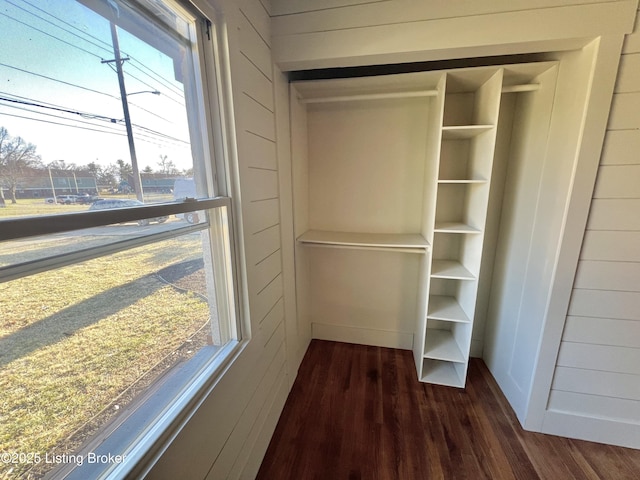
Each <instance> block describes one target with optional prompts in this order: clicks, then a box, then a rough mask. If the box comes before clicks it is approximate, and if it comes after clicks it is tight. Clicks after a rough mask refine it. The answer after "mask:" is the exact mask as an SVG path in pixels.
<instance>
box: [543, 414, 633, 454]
mask: <svg viewBox="0 0 640 480" xmlns="http://www.w3.org/2000/svg"><path fill="white" fill-rule="evenodd" d="M541 432H542V433H548V434H551V435H559V436H561V437H569V438H576V439H578V440H587V441H590V442H597V443H606V444H608V445H617V446H620V447H627V448H635V449H640V424H637V423H629V422H619V421H615V420H612V419H605V418H595V417H587V416H584V415H576V414H571V413H568V412H559V411H553V410H547V411H546V412H545V416H544V421H543V423H542V430H541Z"/></svg>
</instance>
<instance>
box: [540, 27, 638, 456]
mask: <svg viewBox="0 0 640 480" xmlns="http://www.w3.org/2000/svg"><path fill="white" fill-rule="evenodd" d="M638 107H640V29H639V28H638V27H637V26H636V29H635V31H634V33H633V34H632V35H629V36H628V37H627V39H626V42H625V46H624V49H623V55H622V57H621V61H620V68H619V73H618V80H617V83H616V88H615V95H614V98H613V106H612V110H611V114H610V117H609V124H608V129H607V136H606V139H605V144H604V148H603V152H602V157H601V161H600V168H599V172H598V178H597V183H596V187H595V191H594V193H593V201H592V204H591V212H590V215H589V223H588V224H587V229H586V232H585V237H584V243H583V245H582V250H581V253H580V261H579V264H578V270H577V274H576V278H575V283H574V286H573V292H572V296H571V303H570V307H569V311H568V315H567V321H566V325H565V329H564V333H563V336H562V343H561V345H560V352H559V356H558V360H557V366H556V369H555V375H554V379H553V384H552V390H551V395H550V398H549V405H548V410H549V412H550V415H549V418H550V420H549V421H547V422H545V424H546V425H547V427H546V428H547V429H548V430H549V431H552V432H553V433H558V434H566V432H567V430H569V429H571V430H572V433H574V435H575V427H574V425H576V424H577V423H581V424H582V425H581V427H580V429H579V430H578V432H579V436H581V437H582V438H588V439H592V440H601V441H607V440H608V439H609V438H611V437H612V436H615V437H619V438H620V439H621V440H622V441H621V442H620V443H623V444H625V445H628V446H632V447H635V448H640V155H639V152H640V115H638Z"/></svg>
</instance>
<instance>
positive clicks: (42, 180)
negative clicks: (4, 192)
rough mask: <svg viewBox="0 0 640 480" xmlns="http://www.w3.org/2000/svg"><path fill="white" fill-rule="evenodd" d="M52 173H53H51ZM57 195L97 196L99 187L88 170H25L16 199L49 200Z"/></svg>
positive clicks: (17, 189) (17, 185)
mask: <svg viewBox="0 0 640 480" xmlns="http://www.w3.org/2000/svg"><path fill="white" fill-rule="evenodd" d="M49 172H51V173H49ZM54 190H55V195H56V196H57V195H82V194H84V193H86V194H88V195H96V194H97V193H98V185H97V184H96V179H95V177H94V176H93V174H92V173H91V172H90V171H88V170H57V169H53V168H52V169H51V170H49V169H48V168H29V169H25V171H24V172H23V173H22V175H21V176H20V177H18V181H17V184H16V198H48V197H53V196H54Z"/></svg>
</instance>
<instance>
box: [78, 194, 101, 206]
mask: <svg viewBox="0 0 640 480" xmlns="http://www.w3.org/2000/svg"><path fill="white" fill-rule="evenodd" d="M98 200H104V199H103V198H101V197H98V196H96V195H89V194H86V193H85V194H84V195H78V197H77V198H76V203H80V204H82V205H89V204H90V203H93V202H97V201H98Z"/></svg>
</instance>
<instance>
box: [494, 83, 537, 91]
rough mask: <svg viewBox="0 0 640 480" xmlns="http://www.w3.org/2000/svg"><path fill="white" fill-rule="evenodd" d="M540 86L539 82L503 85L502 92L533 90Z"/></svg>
mask: <svg viewBox="0 0 640 480" xmlns="http://www.w3.org/2000/svg"><path fill="white" fill-rule="evenodd" d="M539 88H540V84H539V83H525V84H522V85H505V86H504V87H502V93H518V92H534V91H536V90H538V89H539Z"/></svg>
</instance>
